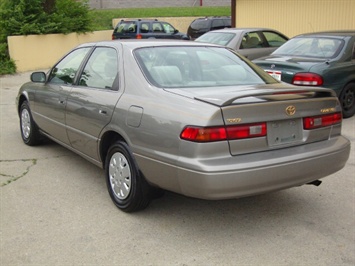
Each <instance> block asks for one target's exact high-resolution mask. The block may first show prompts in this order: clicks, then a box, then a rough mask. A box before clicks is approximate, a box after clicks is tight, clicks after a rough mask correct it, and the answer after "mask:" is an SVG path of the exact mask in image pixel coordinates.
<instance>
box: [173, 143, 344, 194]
mask: <svg viewBox="0 0 355 266" xmlns="http://www.w3.org/2000/svg"><path fill="white" fill-rule="evenodd" d="M327 142H328V143H329V142H332V143H331V145H329V146H328V147H326V148H325V147H324V146H323V145H324V144H322V143H321V142H319V143H313V144H309V145H304V146H300V147H294V148H288V149H284V150H277V151H273V152H265V153H263V156H262V157H260V158H257V161H256V160H255V156H253V155H248V156H240V157H244V158H240V161H244V163H237V162H236V161H234V168H235V169H234V170H226V171H218V172H213V171H194V170H191V169H186V168H185V169H184V168H179V169H178V183H179V190H178V191H176V192H178V193H181V194H184V195H186V196H191V197H195V198H202V199H228V198H238V197H245V196H249V195H255V194H261V193H266V192H271V191H276V190H281V189H286V188H290V187H294V186H300V185H303V184H306V183H309V182H311V181H314V180H317V179H320V178H323V177H325V176H328V175H331V174H333V173H335V172H337V171H339V170H340V169H342V168H343V167H344V165H345V163H346V161H347V160H348V158H349V154H350V142H349V141H348V140H347V139H346V138H344V137H338V138H336V140H332V141H327ZM236 157H238V156H236ZM246 157H249V158H246ZM253 157H254V160H252V158H253ZM234 159H236V158H235V157H234ZM226 163H227V164H226V165H225V168H226V169H228V168H230V166H231V165H229V164H228V162H226Z"/></svg>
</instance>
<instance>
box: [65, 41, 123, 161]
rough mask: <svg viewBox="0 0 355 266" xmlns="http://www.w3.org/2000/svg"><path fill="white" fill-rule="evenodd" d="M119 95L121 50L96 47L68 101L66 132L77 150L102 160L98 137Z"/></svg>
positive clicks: (107, 121) (110, 115)
mask: <svg viewBox="0 0 355 266" xmlns="http://www.w3.org/2000/svg"><path fill="white" fill-rule="evenodd" d="M120 95H121V91H120V90H118V51H116V49H114V48H111V47H96V48H95V49H94V50H93V52H92V53H91V55H90V57H89V58H88V60H87V62H86V64H85V66H84V67H83V70H82V71H81V73H80V75H79V77H78V82H77V85H76V86H73V88H72V90H71V92H70V95H68V99H67V106H66V125H67V133H68V138H69V141H70V144H71V145H72V147H73V148H74V149H76V150H77V151H79V152H81V153H83V154H85V155H87V156H89V157H90V158H92V159H94V160H99V154H98V147H97V146H98V139H99V135H100V133H101V131H102V129H103V128H104V127H105V126H106V125H107V124H108V123H109V122H110V120H111V117H112V114H113V110H114V108H115V105H116V103H117V101H118V99H119V97H120Z"/></svg>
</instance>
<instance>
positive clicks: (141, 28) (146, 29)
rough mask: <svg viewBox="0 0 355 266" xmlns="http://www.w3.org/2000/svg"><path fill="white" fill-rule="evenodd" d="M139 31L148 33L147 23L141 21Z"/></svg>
mask: <svg viewBox="0 0 355 266" xmlns="http://www.w3.org/2000/svg"><path fill="white" fill-rule="evenodd" d="M140 32H141V33H148V32H149V23H145V22H142V23H141V24H140Z"/></svg>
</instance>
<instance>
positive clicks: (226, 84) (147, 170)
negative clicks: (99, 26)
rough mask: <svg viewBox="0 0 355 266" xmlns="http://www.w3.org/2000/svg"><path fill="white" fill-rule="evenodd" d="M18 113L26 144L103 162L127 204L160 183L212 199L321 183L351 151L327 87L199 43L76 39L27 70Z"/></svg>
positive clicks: (111, 185)
mask: <svg viewBox="0 0 355 266" xmlns="http://www.w3.org/2000/svg"><path fill="white" fill-rule="evenodd" d="M17 109H18V113H19V117H20V130H21V135H22V139H23V141H24V143H25V144H27V145H37V144H39V143H40V142H41V140H42V139H43V137H47V138H50V139H52V140H54V141H56V142H58V143H59V144H61V145H63V146H65V147H66V148H68V149H70V150H72V151H74V152H76V153H78V154H79V155H81V156H83V157H84V158H86V159H88V160H89V161H90V162H92V163H94V164H96V165H98V166H99V167H102V168H104V169H105V176H106V183H107V188H108V192H109V194H110V196H111V198H112V200H113V202H114V203H115V205H116V206H117V207H118V208H120V209H121V210H123V211H126V212H133V211H138V210H140V209H143V208H145V207H147V206H148V204H149V202H150V201H151V200H152V199H153V198H155V197H156V196H157V195H159V194H161V191H164V190H169V191H174V192H176V193H181V194H183V195H186V196H190V197H196V198H202V199H213V200H215V199H229V198H237V197H242V196H250V195H255V194H260V193H266V192H271V191H276V190H280V189H285V188H290V187H294V186H300V185H303V184H307V183H310V184H319V183H320V181H318V179H320V178H322V177H325V176H327V175H330V174H332V173H334V172H336V171H338V170H340V169H341V168H343V166H344V165H345V163H346V161H347V160H348V157H349V153H350V142H349V141H348V140H347V139H346V138H345V137H343V136H342V135H341V125H342V114H341V106H340V105H339V101H338V99H337V97H336V95H335V93H334V92H333V91H332V90H329V89H323V88H312V87H302V88H299V87H295V86H293V85H289V84H284V83H280V82H279V81H277V80H275V79H273V78H272V77H271V76H270V75H268V74H267V73H266V72H264V71H263V70H261V69H259V68H258V67H256V66H255V65H254V64H253V63H251V62H250V61H248V60H246V59H244V58H243V57H240V56H239V55H238V54H236V53H235V52H234V51H233V50H231V49H229V48H226V47H222V46H216V45H211V44H201V43H198V42H188V41H168V40H166V41H154V40H145V41H137V40H127V41H110V42H99V43H89V44H83V45H80V46H78V47H76V48H75V49H73V50H72V51H70V52H69V53H68V54H67V55H65V56H64V57H63V58H62V59H61V60H60V61H59V62H58V63H57V64H55V66H54V67H53V68H52V69H51V70H50V71H49V72H48V73H47V74H45V73H43V72H35V73H32V75H31V82H28V83H26V84H24V85H23V86H22V87H21V89H20V90H19V93H18V97H17Z"/></svg>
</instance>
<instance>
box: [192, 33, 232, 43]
mask: <svg viewBox="0 0 355 266" xmlns="http://www.w3.org/2000/svg"><path fill="white" fill-rule="evenodd" d="M234 36H235V33H219V32H207V33H205V34H204V35H202V36H201V37H199V38H197V39H196V40H195V41H196V42H206V43H214V44H219V45H224V46H227V44H228V43H229V42H230V41H231V40H232V39H233V38H234Z"/></svg>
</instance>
